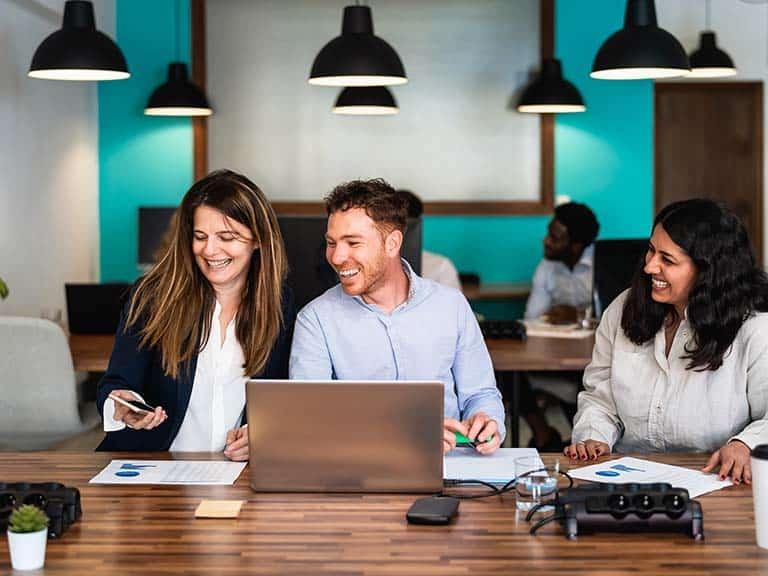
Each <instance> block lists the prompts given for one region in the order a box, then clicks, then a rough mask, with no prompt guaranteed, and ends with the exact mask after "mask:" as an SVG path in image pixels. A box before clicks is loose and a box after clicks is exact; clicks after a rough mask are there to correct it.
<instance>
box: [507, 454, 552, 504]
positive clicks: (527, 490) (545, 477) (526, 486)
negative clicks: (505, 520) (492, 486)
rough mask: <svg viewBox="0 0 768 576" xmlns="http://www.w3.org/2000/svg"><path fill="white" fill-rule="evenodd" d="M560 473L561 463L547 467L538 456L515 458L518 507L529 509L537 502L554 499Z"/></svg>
mask: <svg viewBox="0 0 768 576" xmlns="http://www.w3.org/2000/svg"><path fill="white" fill-rule="evenodd" d="M558 474H559V463H555V465H554V466H548V467H545V466H544V464H543V463H542V461H541V458H539V457H538V456H524V457H522V458H515V477H516V478H517V482H516V484H515V491H516V500H517V509H518V510H524V511H528V510H530V509H531V508H533V507H534V506H536V505H537V504H540V503H542V502H549V501H551V500H554V498H555V494H556V492H557V480H558ZM545 509H550V508H549V507H545Z"/></svg>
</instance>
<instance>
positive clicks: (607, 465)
mask: <svg viewBox="0 0 768 576" xmlns="http://www.w3.org/2000/svg"><path fill="white" fill-rule="evenodd" d="M568 474H570V475H571V476H572V477H574V478H578V479H579V480H590V481H592V482H607V483H609V484H623V483H626V482H642V483H647V482H667V483H669V484H672V487H673V488H685V489H686V490H688V494H689V495H690V497H691V498H696V497H697V496H701V495H702V494H706V493H707V492H712V491H714V490H720V489H721V488H726V487H728V486H731V485H732V484H733V482H731V481H730V480H720V478H719V477H718V476H717V474H705V473H704V472H701V471H699V470H691V469H690V468H683V467H681V466H671V465H669V464H660V463H658V462H651V461H649V460H641V459H640V458H631V457H629V456H626V457H624V458H619V459H618V460H610V461H609V462H604V463H602V464H593V465H591V466H584V467H583V468H575V469H574V468H572V469H570V470H569V471H568Z"/></svg>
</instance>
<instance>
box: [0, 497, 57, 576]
mask: <svg viewBox="0 0 768 576" xmlns="http://www.w3.org/2000/svg"><path fill="white" fill-rule="evenodd" d="M47 541H48V516H46V515H45V512H43V511H42V510H40V508H37V507H36V506H32V505H30V504H26V505H24V506H22V507H20V508H17V509H16V510H14V511H13V512H12V513H11V517H10V518H9V519H8V548H9V550H10V552H11V565H12V566H13V569H14V570H37V569H38V568H42V567H43V564H45V545H46V542H47Z"/></svg>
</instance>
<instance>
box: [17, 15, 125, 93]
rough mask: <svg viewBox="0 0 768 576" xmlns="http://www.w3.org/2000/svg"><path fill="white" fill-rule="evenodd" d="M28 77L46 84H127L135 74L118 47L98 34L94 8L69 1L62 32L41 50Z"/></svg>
mask: <svg viewBox="0 0 768 576" xmlns="http://www.w3.org/2000/svg"><path fill="white" fill-rule="evenodd" d="M28 75H29V76H30V77H31V78H43V79H46V80H123V79H125V78H128V77H129V76H130V75H131V74H130V73H129V72H128V65H127V64H126V63H125V57H124V56H123V53H122V52H121V51H120V48H118V46H117V44H115V43H114V42H113V41H112V39H111V38H110V37H109V36H107V35H106V34H103V33H101V32H99V31H98V30H96V18H95V16H94V12H93V4H92V3H91V2H87V1H85V0H68V1H67V2H66V4H64V18H63V21H62V26H61V29H60V30H57V31H56V32H54V33H53V34H51V35H50V36H48V37H47V38H46V39H45V40H43V41H42V43H41V44H40V46H38V47H37V50H35V54H34V56H32V63H31V64H30V65H29V73H28Z"/></svg>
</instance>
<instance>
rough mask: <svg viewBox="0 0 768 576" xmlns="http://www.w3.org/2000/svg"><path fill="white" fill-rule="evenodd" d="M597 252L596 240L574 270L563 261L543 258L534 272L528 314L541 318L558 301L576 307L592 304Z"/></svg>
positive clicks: (527, 307) (527, 306)
mask: <svg viewBox="0 0 768 576" xmlns="http://www.w3.org/2000/svg"><path fill="white" fill-rule="evenodd" d="M594 254H595V245H594V244H590V245H589V246H587V247H586V248H584V252H582V254H581V258H580V259H579V261H578V262H577V263H576V265H575V266H574V267H573V270H571V269H570V268H568V266H566V265H565V264H563V263H562V262H555V261H553V260H547V259H542V261H541V262H540V263H539V265H538V266H537V267H536V272H535V273H534V275H533V283H532V286H531V295H530V296H529V297H528V303H527V304H526V306H525V317H526V318H530V319H534V318H538V317H539V316H541V315H542V314H546V313H547V312H549V309H550V308H552V306H557V305H566V306H574V307H576V308H585V307H586V306H588V305H589V304H590V301H591V300H592V262H593V260H594ZM598 312H599V311H598ZM598 317H599V315H598Z"/></svg>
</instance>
